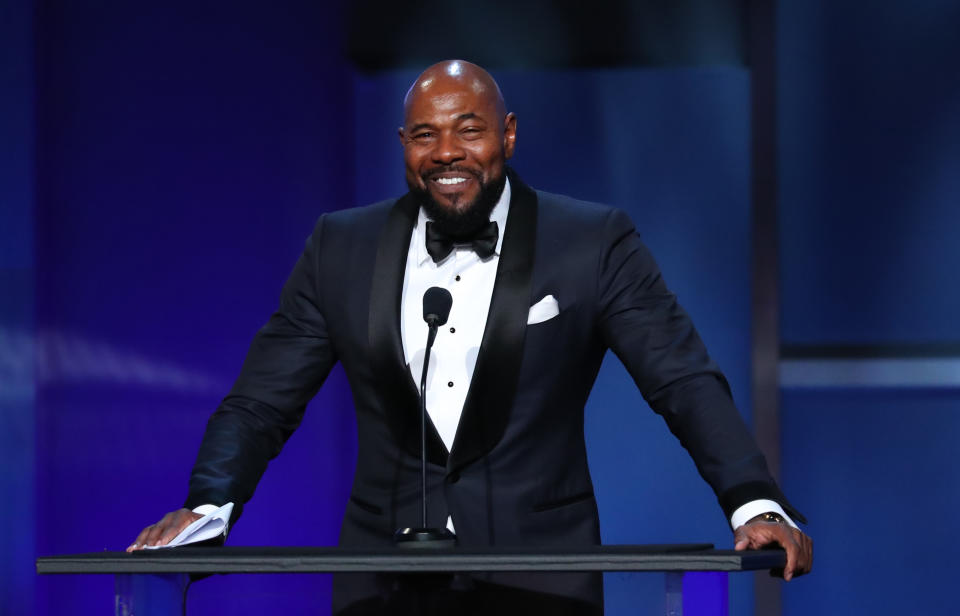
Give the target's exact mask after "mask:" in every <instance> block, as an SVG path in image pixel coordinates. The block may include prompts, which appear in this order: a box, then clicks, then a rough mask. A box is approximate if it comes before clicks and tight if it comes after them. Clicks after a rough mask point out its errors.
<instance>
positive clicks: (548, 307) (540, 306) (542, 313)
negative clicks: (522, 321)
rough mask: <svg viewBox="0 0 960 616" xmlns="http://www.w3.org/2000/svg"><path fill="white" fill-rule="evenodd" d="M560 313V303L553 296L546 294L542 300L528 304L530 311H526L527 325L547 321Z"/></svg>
mask: <svg viewBox="0 0 960 616" xmlns="http://www.w3.org/2000/svg"><path fill="white" fill-rule="evenodd" d="M558 314H560V304H558V303H557V300H556V298H555V297H554V296H552V295H548V296H546V297H544V298H543V299H542V300H540V301H539V302H537V303H536V304H534V305H533V306H530V312H529V313H527V325H535V324H537V323H543V322H544V321H549V320H550V319H552V318H553V317H555V316H557V315H558Z"/></svg>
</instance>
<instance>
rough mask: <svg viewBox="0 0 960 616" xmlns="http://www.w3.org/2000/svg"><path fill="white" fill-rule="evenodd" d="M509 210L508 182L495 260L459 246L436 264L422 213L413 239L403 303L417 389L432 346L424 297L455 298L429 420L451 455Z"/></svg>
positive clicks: (430, 390)
mask: <svg viewBox="0 0 960 616" xmlns="http://www.w3.org/2000/svg"><path fill="white" fill-rule="evenodd" d="M509 208H510V182H509V181H507V182H506V183H505V184H504V187H503V193H502V194H501V195H500V200H499V201H497V204H496V205H495V206H494V208H493V211H492V212H491V213H490V220H492V221H495V222H496V223H497V227H498V228H499V230H500V233H499V236H498V237H497V247H496V250H495V251H494V254H493V255H492V256H490V257H489V258H487V259H486V260H483V259H481V258H480V257H478V256H477V253H476V252H474V251H473V249H472V248H471V247H470V246H455V247H454V249H453V251H452V252H451V253H450V254H449V255H447V257H446V258H445V259H444V260H443V261H441V262H439V263H434V262H433V259H432V258H430V255H429V254H428V253H427V248H426V226H427V224H426V223H427V221H428V220H429V219H428V218H427V215H426V214H425V213H424V211H423V209H422V208H421V209H420V215H419V216H418V217H417V223H416V226H415V227H414V228H413V233H412V234H411V237H410V248H409V250H408V251H407V268H406V272H405V274H404V277H403V298H402V300H401V302H400V338H401V340H402V341H403V356H404V358H405V359H406V361H407V366H408V367H409V369H410V375H411V376H412V377H413V381H414V383H417V385H419V384H420V375H421V373H422V372H423V355H424V351H425V349H426V344H427V324H426V322H424V320H423V294H424V292H426V290H427V289H429V288H430V287H443V288H444V289H446V290H448V291H450V295H451V296H452V297H453V305H452V306H451V308H450V317H449V318H448V319H447V323H446V324H445V325H443V326H441V327H440V330H439V332H438V333H437V339H436V342H434V345H433V349H432V350H431V352H430V366H429V368H428V370H427V414H428V415H429V416H430V420H431V421H432V422H433V425H434V426H435V427H436V428H437V432H438V433H439V434H440V439H441V440H442V441H443V444H444V445H446V446H447V451H450V450H451V449H452V448H453V441H454V438H455V437H456V434H457V426H458V425H459V423H460V414H461V413H462V412H463V404H464V402H465V401H466V399H467V391H468V390H469V389H470V382H471V381H472V380H473V369H474V367H476V365H477V354H478V353H479V352H480V342H481V341H482V340H483V330H484V327H485V325H486V322H487V312H488V311H489V309H490V298H491V296H492V295H493V283H494V281H495V279H496V276H497V264H498V263H499V262H500V247H501V246H502V245H503V233H504V230H505V229H506V226H507V210H508V209H509Z"/></svg>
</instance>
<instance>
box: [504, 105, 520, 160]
mask: <svg viewBox="0 0 960 616" xmlns="http://www.w3.org/2000/svg"><path fill="white" fill-rule="evenodd" d="M516 147H517V116H516V114H515V113H513V112H510V113H508V114H507V117H506V118H504V120H503V154H504V156H505V157H506V158H510V157H512V156H513V150H514V148H516Z"/></svg>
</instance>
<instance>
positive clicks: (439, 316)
mask: <svg viewBox="0 0 960 616" xmlns="http://www.w3.org/2000/svg"><path fill="white" fill-rule="evenodd" d="M451 306H453V297H452V296H451V295H450V291H447V290H446V289H444V288H442V287H430V288H429V289H427V292H426V293H424V294H423V320H424V321H426V323H427V327H428V331H427V347H426V350H425V351H424V353H423V372H421V373H420V528H409V527H408V528H401V529H399V530H398V531H397V532H396V533H394V535H393V540H394V542H396V543H397V545H399V546H401V547H410V548H426V547H430V548H434V547H441V548H443V547H453V545H454V544H455V543H456V541H457V536H456V535H454V534H453V533H451V532H450V529H448V528H427V368H428V367H429V366H430V349H432V348H433V343H434V341H435V340H436V339H437V330H438V328H439V327H440V326H441V325H443V324H445V323H446V322H447V317H449V316H450V308H451Z"/></svg>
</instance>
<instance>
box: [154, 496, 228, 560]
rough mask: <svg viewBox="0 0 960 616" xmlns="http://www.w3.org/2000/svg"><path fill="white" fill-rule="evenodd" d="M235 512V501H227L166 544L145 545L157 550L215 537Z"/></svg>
mask: <svg viewBox="0 0 960 616" xmlns="http://www.w3.org/2000/svg"><path fill="white" fill-rule="evenodd" d="M231 513H233V503H227V504H226V505H224V506H223V507H220V508H219V509H217V510H216V511H212V512H210V513H208V514H207V515H205V516H203V517H202V518H200V519H198V520H195V521H194V522H193V524H191V525H190V526H188V527H186V528H184V529H183V530H182V531H180V534H179V535H177V536H176V537H174V538H173V539H172V540H171V541H170V543H168V544H166V545H148V546H144V547H145V548H146V549H148V550H157V549H160V548H173V547H176V546H178V545H186V544H188V543H199V542H200V541H206V540H207V539H213V538H214V537H217V536H219V535H221V534H223V530H224V529H225V528H226V527H227V523H228V522H229V521H230V514H231Z"/></svg>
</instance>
